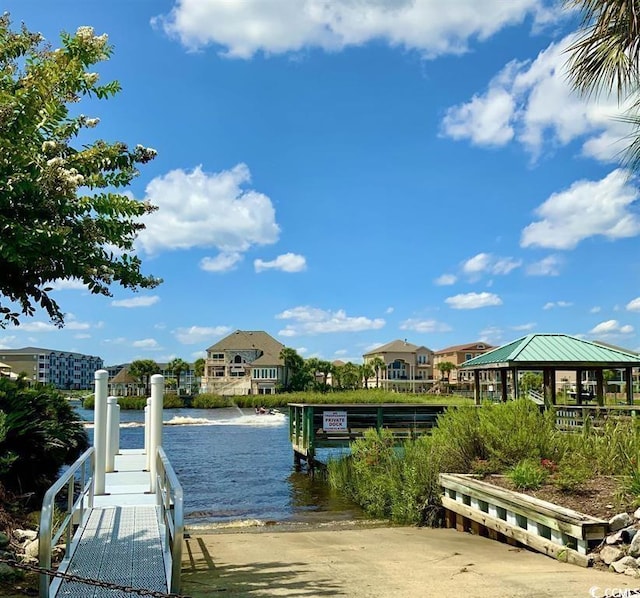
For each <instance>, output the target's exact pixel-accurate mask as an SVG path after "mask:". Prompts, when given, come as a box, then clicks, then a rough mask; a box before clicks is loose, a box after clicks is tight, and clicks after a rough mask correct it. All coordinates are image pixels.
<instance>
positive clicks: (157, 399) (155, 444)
mask: <svg viewBox="0 0 640 598" xmlns="http://www.w3.org/2000/svg"><path fill="white" fill-rule="evenodd" d="M163 394H164V377H163V376H162V375H161V374H154V375H153V376H151V409H150V419H151V433H150V437H149V439H150V447H149V448H150V453H151V454H150V455H148V457H150V458H151V467H150V468H149V471H150V472H151V488H150V490H151V492H155V491H156V485H157V480H156V476H157V469H158V465H157V452H158V448H159V447H161V446H162V396H163Z"/></svg>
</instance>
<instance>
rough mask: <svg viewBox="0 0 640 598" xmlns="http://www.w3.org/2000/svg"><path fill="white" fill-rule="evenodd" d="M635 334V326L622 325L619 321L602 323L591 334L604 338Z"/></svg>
mask: <svg viewBox="0 0 640 598" xmlns="http://www.w3.org/2000/svg"><path fill="white" fill-rule="evenodd" d="M632 332H633V326H631V325H630V324H625V325H623V326H621V325H620V323H619V322H618V320H606V321H605V322H600V324H598V325H597V326H594V327H593V328H592V329H591V330H590V331H589V334H599V335H602V336H618V335H624V334H631V333H632Z"/></svg>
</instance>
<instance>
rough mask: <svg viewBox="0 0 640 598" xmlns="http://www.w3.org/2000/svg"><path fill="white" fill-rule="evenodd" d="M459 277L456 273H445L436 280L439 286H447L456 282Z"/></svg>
mask: <svg viewBox="0 0 640 598" xmlns="http://www.w3.org/2000/svg"><path fill="white" fill-rule="evenodd" d="M456 280H458V277H457V276H456V275H455V274H443V275H442V276H438V278H436V279H435V280H434V283H435V284H437V285H438V286H439V287H446V286H450V285H452V284H455V283H456Z"/></svg>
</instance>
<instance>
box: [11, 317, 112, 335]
mask: <svg viewBox="0 0 640 598" xmlns="http://www.w3.org/2000/svg"><path fill="white" fill-rule="evenodd" d="M96 327H97V328H99V327H100V326H96ZM90 328H91V324H89V323H87V322H80V321H78V320H76V319H75V318H74V316H73V315H72V314H65V324H64V329H65V330H89V329H90ZM20 330H22V331H25V332H56V331H59V330H60V328H58V327H57V326H55V325H54V324H52V323H51V322H40V321H38V320H35V321H31V322H24V323H23V324H21V325H20Z"/></svg>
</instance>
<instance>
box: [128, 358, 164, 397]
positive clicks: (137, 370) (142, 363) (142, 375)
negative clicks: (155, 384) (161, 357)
mask: <svg viewBox="0 0 640 598" xmlns="http://www.w3.org/2000/svg"><path fill="white" fill-rule="evenodd" d="M159 373H160V366H159V365H158V364H157V363H156V362H155V361H153V359H138V360H137V361H134V362H133V363H132V364H131V365H130V366H129V374H131V375H132V376H133V377H134V378H137V379H138V380H140V382H141V383H142V384H143V385H144V391H145V394H146V395H147V396H149V392H150V390H149V385H150V380H151V376H153V375H154V374H159Z"/></svg>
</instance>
